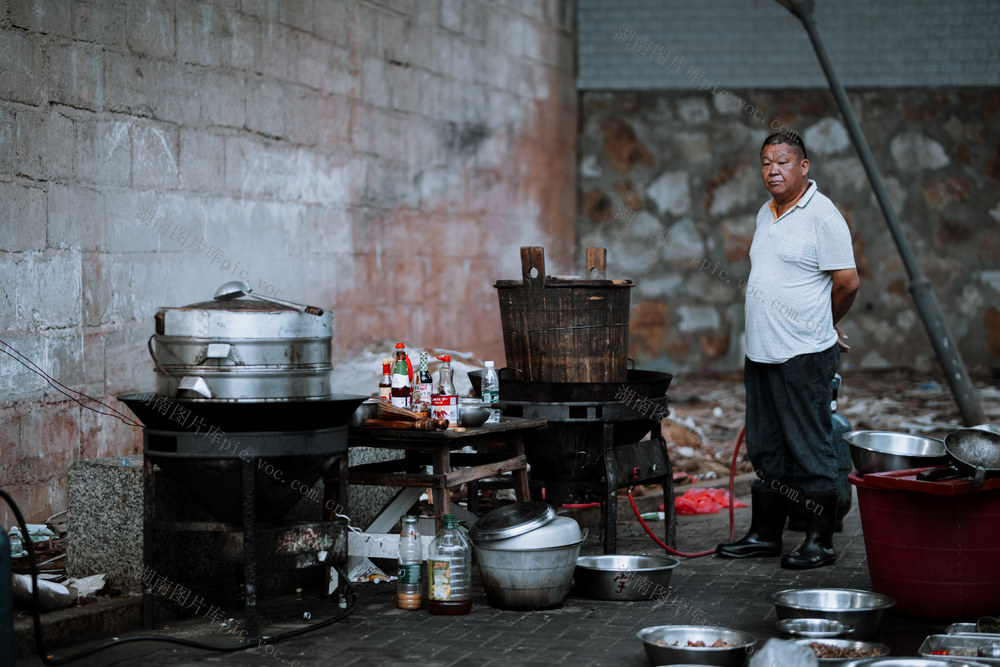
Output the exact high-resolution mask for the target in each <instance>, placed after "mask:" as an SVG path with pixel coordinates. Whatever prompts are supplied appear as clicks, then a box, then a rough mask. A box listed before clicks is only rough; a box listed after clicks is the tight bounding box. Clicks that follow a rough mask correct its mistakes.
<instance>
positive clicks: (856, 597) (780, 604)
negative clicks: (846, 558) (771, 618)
mask: <svg viewBox="0 0 1000 667" xmlns="http://www.w3.org/2000/svg"><path fill="white" fill-rule="evenodd" d="M768 600H770V601H771V603H772V604H774V611H775V613H776V614H777V615H778V618H779V619H785V618H827V619H831V620H834V621H840V622H841V623H847V624H848V625H853V626H854V633H853V634H852V635H851V637H852V638H854V639H859V640H868V639H874V638H875V637H877V636H878V633H879V632H880V631H881V629H882V615H883V612H885V610H886V609H889V608H890V607H892V606H893V605H895V604H896V600H895V598H893V597H891V596H889V595H883V594H881V593H873V592H872V591H864V590H857V589H852V588H787V589H785V590H782V591H777V592H775V593H771V594H770V595H769V596H768Z"/></svg>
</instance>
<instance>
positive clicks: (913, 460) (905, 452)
mask: <svg viewBox="0 0 1000 667" xmlns="http://www.w3.org/2000/svg"><path fill="white" fill-rule="evenodd" d="M841 437H843V439H844V441H845V442H847V444H848V445H850V448H851V461H852V462H853V463H854V467H855V469H857V471H858V473H859V474H861V475H866V474H868V473H873V472H889V471H891V470H909V469H911V468H926V467H929V466H939V465H945V464H947V463H948V453H947V452H946V451H945V448H944V440H940V439H938V438H929V437H927V436H923V435H910V434H909V433H894V432H892V431H848V432H847V433H845V434H843V436H841Z"/></svg>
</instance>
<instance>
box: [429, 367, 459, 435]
mask: <svg viewBox="0 0 1000 667" xmlns="http://www.w3.org/2000/svg"><path fill="white" fill-rule="evenodd" d="M438 359H439V360H440V361H443V362H444V365H442V366H441V369H440V370H439V371H438V386H437V389H436V390H435V392H434V396H432V397H431V412H432V414H431V416H432V417H433V418H434V419H447V420H448V428H458V392H456V391H455V382H454V378H455V369H453V368H452V367H451V356H449V355H447V354H446V355H444V356H443V357H438Z"/></svg>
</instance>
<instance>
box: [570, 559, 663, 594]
mask: <svg viewBox="0 0 1000 667" xmlns="http://www.w3.org/2000/svg"><path fill="white" fill-rule="evenodd" d="M678 565H680V561H679V560H677V559H676V558H670V557H669V556H629V555H624V554H622V555H619V554H603V555H598V556H580V557H579V558H577V559H576V570H575V571H574V573H573V580H574V582H575V584H576V589H577V591H579V592H580V593H582V594H583V595H586V596H587V597H592V598H597V599H598V600H624V601H630V602H631V601H635V600H652V599H655V598H659V597H662V596H665V595H666V594H667V586H669V585H670V575H671V574H673V571H674V568H675V567H677V566H678Z"/></svg>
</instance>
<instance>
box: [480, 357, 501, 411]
mask: <svg viewBox="0 0 1000 667" xmlns="http://www.w3.org/2000/svg"><path fill="white" fill-rule="evenodd" d="M482 391H483V403H496V402H497V401H499V400H500V378H499V377H497V371H496V369H495V368H494V367H493V362H492V361H487V362H486V370H484V371H483V389H482ZM499 421H500V408H490V416H489V417H488V418H487V419H486V423H487V424H496V423H497V422H499Z"/></svg>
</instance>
